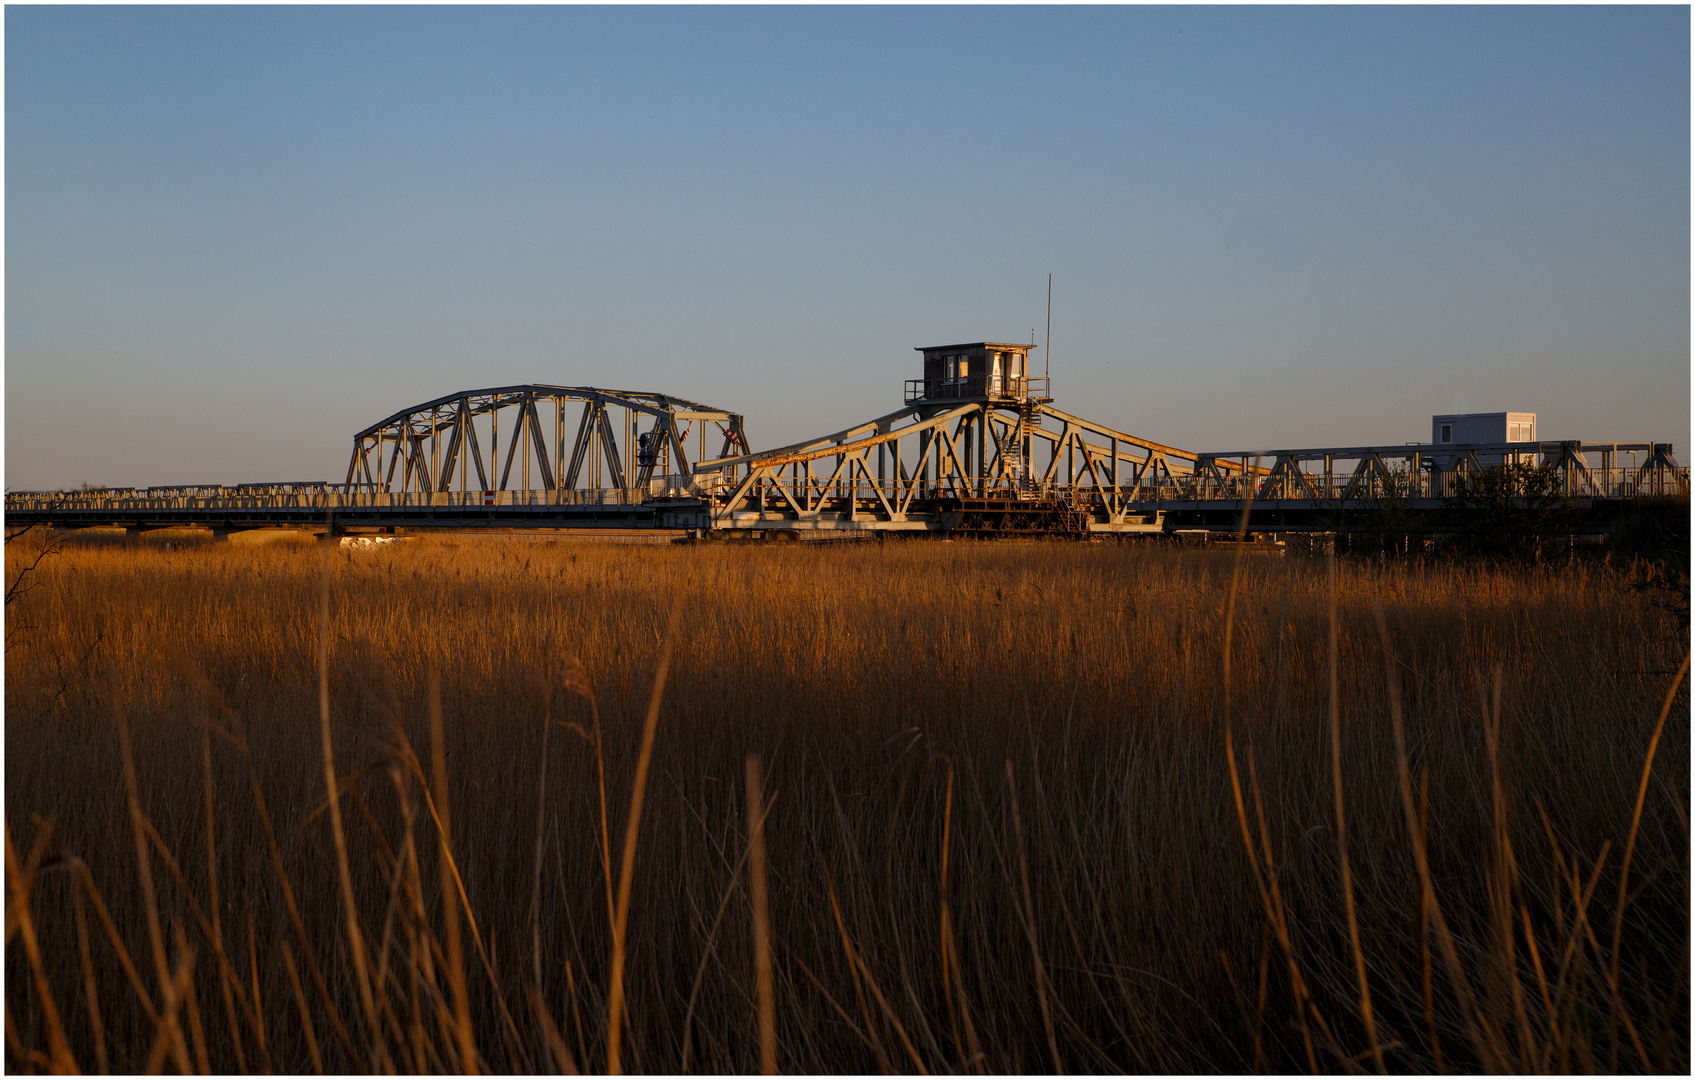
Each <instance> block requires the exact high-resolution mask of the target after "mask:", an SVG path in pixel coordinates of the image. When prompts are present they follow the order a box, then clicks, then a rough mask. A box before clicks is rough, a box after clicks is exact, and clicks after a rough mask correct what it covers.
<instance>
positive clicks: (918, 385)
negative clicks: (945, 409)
mask: <svg viewBox="0 0 1695 1080" xmlns="http://www.w3.org/2000/svg"><path fill="white" fill-rule="evenodd" d="M1047 396H1048V380H1047V377H1046V376H1036V377H1032V376H1029V375H968V376H966V377H965V378H963V379H908V380H906V403H907V404H908V405H911V404H913V403H914V402H918V401H951V400H957V399H960V398H985V397H986V398H998V399H1001V400H1005V401H1027V400H1029V399H1031V398H1037V399H1044V400H1045V399H1046V398H1047Z"/></svg>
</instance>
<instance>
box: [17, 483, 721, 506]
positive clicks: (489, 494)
mask: <svg viewBox="0 0 1695 1080" xmlns="http://www.w3.org/2000/svg"><path fill="white" fill-rule="evenodd" d="M705 490H706V489H705V488H704V487H703V486H702V484H701V483H700V481H699V480H697V479H696V478H695V477H690V476H656V477H654V478H653V479H652V480H651V481H650V482H649V483H648V484H647V485H646V486H644V487H628V488H576V489H552V488H533V489H522V490H514V489H508V490H505V491H498V490H488V491H479V490H472V491H436V492H427V491H408V492H392V493H391V492H379V491H371V490H369V489H368V488H367V487H365V486H364V485H359V484H351V485H350V484H330V483H297V484H241V485H233V486H228V487H225V486H221V485H217V484H193V485H176V486H171V487H151V488H90V489H86V490H78V491H14V492H7V493H6V512H7V513H8V514H13V513H79V512H81V513H91V512H92V513H98V512H101V511H112V512H115V513H124V512H128V513H133V512H136V511H148V510H158V511H192V510H217V511H230V510H350V509H378V508H383V509H387V508H395V509H399V508H407V507H417V508H446V509H470V508H482V507H491V508H492V507H526V506H533V507H537V508H542V507H549V506H634V505H639V504H641V503H646V502H650V501H653V500H655V499H675V498H699V497H701V496H702V495H703V494H704V492H705Z"/></svg>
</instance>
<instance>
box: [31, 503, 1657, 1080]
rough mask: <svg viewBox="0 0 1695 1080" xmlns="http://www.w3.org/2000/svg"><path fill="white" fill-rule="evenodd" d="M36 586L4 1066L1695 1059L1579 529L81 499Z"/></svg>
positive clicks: (1646, 760)
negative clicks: (859, 528) (1382, 532)
mask: <svg viewBox="0 0 1695 1080" xmlns="http://www.w3.org/2000/svg"><path fill="white" fill-rule="evenodd" d="M40 544H41V538H40V536H39V534H36V535H32V536H26V537H24V538H22V539H19V540H16V541H13V542H12V543H10V544H9V545H8V548H7V552H6V559H7V582H8V583H11V582H12V581H13V580H14V579H15V577H16V576H17V575H18V574H19V573H21V572H22V571H23V569H24V568H25V567H26V566H28V565H29V561H30V560H31V559H32V558H33V557H34V554H33V553H34V552H36V551H38V550H39V549H40ZM28 580H29V582H30V583H32V584H33V585H34V586H35V587H34V588H33V589H30V590H28V591H27V592H24V593H23V594H22V595H21V596H20V597H19V598H18V599H17V600H16V601H15V602H13V603H11V604H10V605H9V606H8V610H7V613H6V615H7V618H6V634H7V639H6V641H7V645H6V668H5V670H6V701H5V707H6V745H5V749H6V793H5V800H6V831H7V848H6V860H7V861H6V881H7V908H6V913H7V915H6V941H7V947H6V988H5V1006H6V1038H7V1051H6V1054H7V1056H6V1065H7V1068H8V1069H10V1070H16V1071H32V1070H33V1071H45V1070H48V1069H53V1068H70V1067H73V1066H74V1067H77V1068H81V1069H84V1070H92V1069H102V1070H106V1069H109V1070H115V1071H140V1070H160V1069H169V1070H176V1071H182V1072H189V1071H261V1070H264V1071H278V1072H282V1071H288V1072H305V1071H308V1070H319V1071H401V1072H433V1071H471V1070H473V1069H475V1070H480V1071H513V1072H528V1071H571V1070H581V1071H594V1072H603V1071H626V1072H637V1071H639V1072H693V1071H706V1072H718V1073H729V1072H755V1071H760V1070H762V1069H764V1070H766V1071H770V1070H778V1071H808V1072H856V1073H857V1072H882V1071H888V1072H1026V1071H1028V1072H1045V1071H1050V1070H1057V1071H1062V1072H1096V1071H1101V1072H1106V1071H1136V1072H1191V1071H1198V1072H1211V1071H1227V1072H1237V1071H1240V1072H1252V1071H1274V1072H1305V1071H1308V1070H1312V1071H1325V1072H1344V1071H1362V1072H1375V1071H1380V1070H1384V1071H1397V1072H1406V1071H1452V1072H1461V1071H1478V1070H1504V1071H1530V1072H1546V1071H1560V1072H1563V1071H1592V1070H1593V1071H1652V1072H1673V1073H1681V1072H1687V1071H1688V1069H1689V1064H1690V1062H1689V1026H1688V1025H1689V1008H1690V1001H1689V984H1690V971H1689V938H1688V927H1689V881H1690V877H1689V872H1690V870H1689V850H1690V848H1689V844H1690V840H1689V823H1688V796H1689V790H1688V776H1689V741H1690V740H1689V697H1688V690H1687V682H1686V681H1684V673H1683V671H1682V669H1681V668H1680V665H1683V664H1686V659H1685V658H1686V655H1687V654H1686V650H1687V640H1686V633H1685V631H1684V629H1683V628H1682V627H1681V626H1679V625H1678V623H1677V622H1676V621H1675V620H1674V619H1672V618H1671V617H1670V616H1668V615H1667V613H1666V612H1665V611H1664V610H1662V609H1660V608H1658V607H1655V606H1654V605H1652V604H1651V603H1649V602H1647V601H1646V600H1645V599H1644V598H1643V596H1642V595H1640V594H1639V593H1636V592H1633V591H1632V590H1630V589H1629V588H1627V587H1626V584H1625V581H1624V576H1623V574H1622V573H1621V572H1618V571H1616V570H1613V569H1609V568H1606V567H1603V566H1588V567H1585V566H1581V565H1580V566H1577V567H1574V568H1569V569H1562V570H1559V571H1553V570H1536V571H1528V570H1526V571H1509V570H1491V569H1487V568H1482V567H1476V566H1469V567H1468V566H1463V565H1454V564H1418V563H1406V564H1393V563H1391V564H1377V563H1364V562H1357V561H1348V560H1341V561H1338V562H1337V563H1335V564H1334V567H1333V568H1332V564H1331V563H1330V562H1329V561H1328V560H1326V559H1323V558H1298V557H1293V556H1291V557H1288V558H1281V559H1274V558H1263V557H1247V558H1238V557H1235V556H1232V555H1229V554H1225V553H1221V552H1217V551H1209V550H1178V549H1173V548H1165V547H1159V546H1146V547H1143V546H1123V547H1118V546H1100V545H1088V544H1060V543H1051V544H994V543H982V544H971V543H963V542H961V543H951V544H950V543H934V542H930V543H919V542H904V543H903V542H893V541H891V542H889V543H885V544H862V545H823V544H818V545H813V544H802V545H789V546H778V547H769V548H760V547H755V548H731V549H726V548H725V547H723V546H718V545H700V546H692V547H691V546H646V547H638V546H623V547H620V546H611V545H596V544H591V543H585V542H578V541H572V540H563V539H562V540H559V541H557V542H548V541H545V540H538V539H528V538H523V539H521V538H500V537H487V538H471V537H439V538H431V539H421V540H417V541H412V542H406V543H396V544H390V545H384V546H382V547H375V548H370V549H360V550H351V549H329V548H325V547H324V546H322V545H314V544H309V543H301V544H274V545H267V546H259V547H244V546H240V545H236V544H228V543H225V544H212V543H209V542H188V543H181V544H178V545H176V546H175V547H174V548H173V549H171V550H166V548H165V547H164V544H163V543H162V542H159V541H157V540H144V541H122V540H111V541H99V540H94V539H87V540H83V541H81V542H73V543H69V544H66V545H65V546H64V547H63V548H62V550H60V551H59V552H58V553H56V554H53V555H51V556H50V557H48V558H46V559H44V560H42V561H41V563H40V565H39V566H38V567H36V569H35V570H34V571H33V573H32V574H31V575H30V577H29V579H28ZM1379 612H1380V613H1381V621H1380V619H1379ZM332 778H333V786H332ZM332 793H333V797H331V796H332Z"/></svg>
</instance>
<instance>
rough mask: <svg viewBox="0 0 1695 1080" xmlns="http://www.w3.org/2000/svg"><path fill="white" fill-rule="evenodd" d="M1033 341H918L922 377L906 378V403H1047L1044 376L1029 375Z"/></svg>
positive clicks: (1045, 378)
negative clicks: (961, 343) (1028, 342)
mask: <svg viewBox="0 0 1695 1080" xmlns="http://www.w3.org/2000/svg"><path fill="white" fill-rule="evenodd" d="M1034 348H1036V346H1034V345H1015V344H1010V343H1008V342H1004V341H976V342H971V343H969V344H965V345H921V346H919V347H918V349H917V350H916V351H918V352H921V353H923V354H924V377H923V378H922V379H908V380H907V381H906V400H907V403H908V404H911V403H913V402H918V401H956V400H960V399H972V400H978V401H1005V402H1019V403H1023V402H1047V401H1052V400H1053V399H1052V398H1050V397H1048V380H1047V377H1046V376H1034V377H1033V376H1032V375H1031V374H1030V351H1031V350H1032V349H1034Z"/></svg>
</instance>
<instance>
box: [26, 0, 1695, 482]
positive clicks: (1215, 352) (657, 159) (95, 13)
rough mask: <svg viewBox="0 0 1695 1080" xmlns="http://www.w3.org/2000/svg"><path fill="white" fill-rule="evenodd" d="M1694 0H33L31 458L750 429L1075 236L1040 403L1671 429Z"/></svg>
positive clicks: (200, 465) (1416, 422)
mask: <svg viewBox="0 0 1695 1080" xmlns="http://www.w3.org/2000/svg"><path fill="white" fill-rule="evenodd" d="M1689 18H1690V16H1689V11H1688V9H1687V8H1683V7H1659V8H1505V9H1484V8H1453V9H1428V10H1427V9H1409V8H1368V9H1346V8H1342V9H1338V8H1307V9H1277V8H1251V9H1230V8H1198V9H1136V8H1128V9H1125V8H922V9H899V8H895V9H890V8H861V9H851V8H850V9H835V8H798V9H782V8H777V9H773V8H736V9H713V8H681V9H678V8H611V9H608V8H586V9H584V8H400V7H384V8H305V7H295V8H210V7H185V8H174V9H149V8H135V7H127V8H98V7H64V8H50V7H8V8H7V9H6V13H5V59H6V82H5V93H6V99H5V100H6V111H5V121H6V141H5V151H6V156H5V165H6V217H5V226H6V232H5V237H6V266H5V270H6V297H5V304H6V353H5V356H6V369H5V424H6V431H5V449H6V458H5V482H6V485H7V486H8V487H11V488H13V489H27V488H40V487H49V486H60V485H69V484H76V483H80V482H84V481H87V482H94V483H108V484H128V483H136V484H148V483H173V482H236V481H241V480H282V479H318V478H322V479H332V480H339V479H340V478H341V477H342V474H343V473H344V471H345V468H346V460H347V453H348V448H349V445H350V443H351V437H352V434H353V432H354V431H356V430H357V429H359V428H361V427H363V426H365V425H366V424H368V423H371V422H373V421H375V420H377V419H379V418H381V417H383V416H385V415H387V414H388V413H390V412H392V411H394V410H396V409H399V408H401V407H403V406H406V405H410V404H413V403H416V402H418V401H422V400H424V399H427V398H430V397H434V396H437V395H439V394H443V393H447V392H450V391H453V390H458V389H469V388H476V387H481V386H489V385H498V384H503V383H511V382H522V381H537V382H552V383H565V384H593V385H601V386H621V387H628V388H632V389H655V390H661V391H666V392H670V393H675V394H680V395H683V396H687V397H692V398H696V399H699V400H702V401H706V402H709V403H712V404H714V405H718V406H721V407H724V408H729V409H733V410H737V411H740V412H743V413H745V414H746V416H747V418H748V425H749V433H750V435H751V437H752V440H753V443H754V446H755V447H756V448H759V447H767V446H773V445H777V444H779V443H781V442H786V441H790V440H792V439H796V438H801V437H804V436H808V435H814V434H821V433H824V432H826V431H830V430H834V429H836V428H839V427H844V426H847V425H848V424H850V423H854V422H858V421H860V420H864V419H868V418H870V417H871V416H874V415H878V414H880V413H882V412H885V411H888V410H890V409H893V408H896V407H898V406H899V403H900V394H901V380H902V379H904V378H907V377H910V376H913V375H915V374H917V369H918V363H917V359H916V354H915V353H913V352H912V347H913V346H915V345H927V344H943V343H950V342H954V341H965V340H981V339H984V338H989V339H1002V340H1006V339H1011V340H1028V339H1029V335H1030V332H1031V330H1032V329H1034V330H1035V331H1036V335H1037V337H1038V339H1040V338H1041V337H1042V335H1043V319H1044V299H1045V297H1044V290H1045V286H1046V279H1047V274H1048V273H1049V272H1052V273H1053V275H1054V315H1053V320H1054V321H1053V350H1052V352H1053V357H1052V360H1053V377H1054V392H1055V395H1056V397H1057V398H1058V402H1057V404H1058V405H1059V406H1060V407H1061V408H1065V409H1068V410H1070V411H1074V412H1079V413H1081V414H1083V415H1085V416H1088V417H1090V418H1091V419H1095V420H1099V421H1101V422H1103V423H1107V424H1111V425H1113V426H1115V427H1119V428H1121V429H1123V430H1127V431H1130V432H1133V433H1136V434H1139V435H1143V436H1145V437H1148V438H1153V439H1158V440H1160V441H1162V442H1166V443H1171V444H1175V445H1177V446H1181V447H1185V448H1189V449H1196V450H1233V449H1243V448H1249V447H1269V446H1320V445H1327V444H1359V443H1365V442H1404V441H1408V440H1417V439H1428V438H1429V437H1430V416H1431V414H1432V413H1437V412H1451V411H1495V410H1505V409H1513V410H1526V411H1534V412H1537V413H1539V414H1540V416H1541V421H1542V432H1543V434H1544V436H1545V437H1550V438H1559V437H1578V438H1585V439H1591V440H1624V439H1658V440H1670V441H1672V442H1675V443H1676V444H1677V451H1678V453H1679V455H1680V457H1681V458H1682V460H1684V461H1685V462H1687V461H1688V460H1689V459H1690V457H1691V456H1695V455H1691V454H1690V446H1689V440H1690V419H1689V418H1690V381H1689V371H1690V353H1689V345H1690V307H1689V304H1690V276H1689V273H1690V173H1689V169H1690V114H1689V108H1690V70H1689V62H1690V26H1689Z"/></svg>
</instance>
